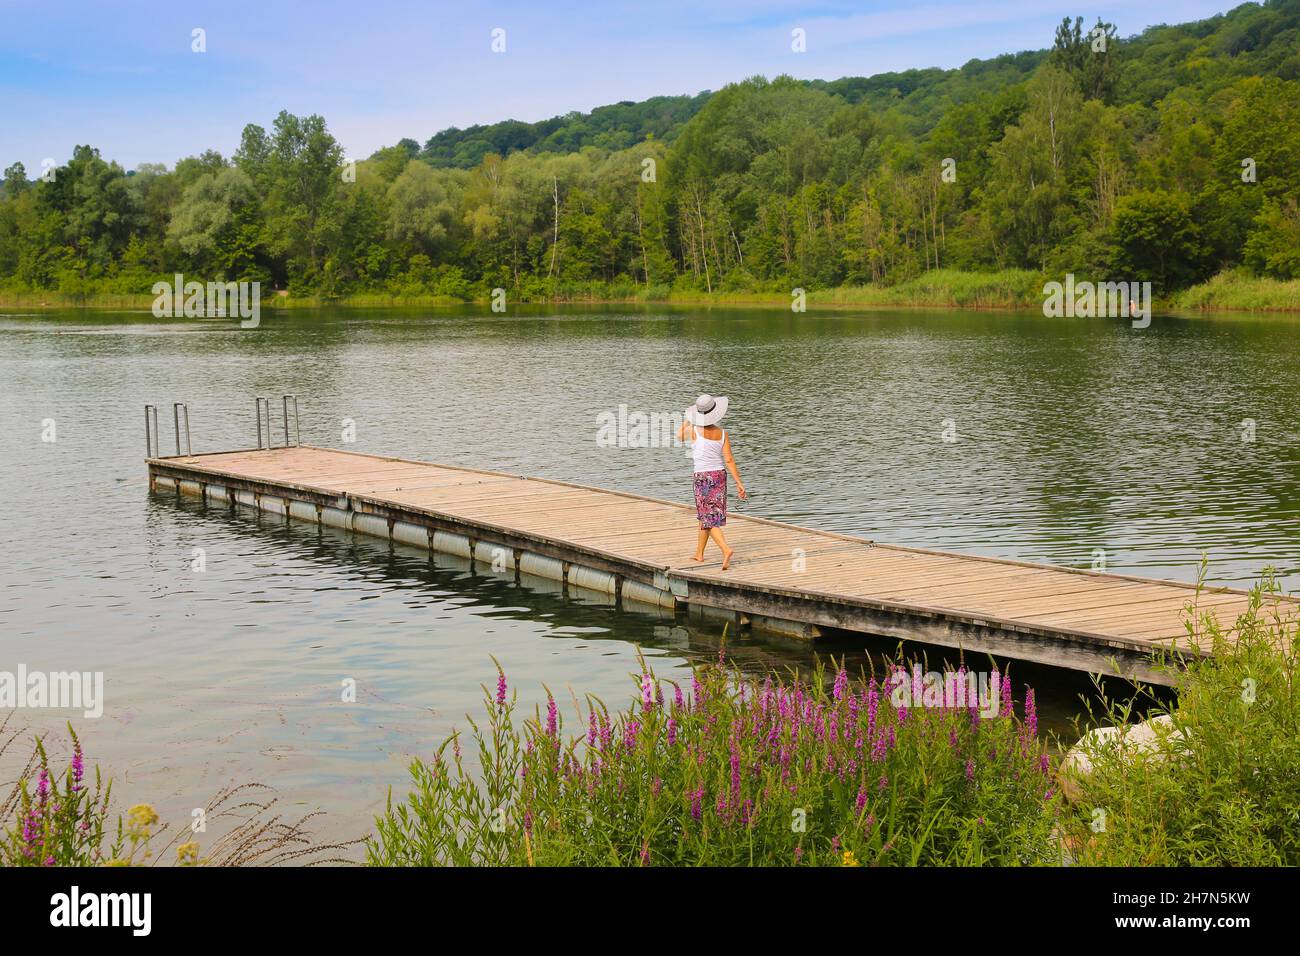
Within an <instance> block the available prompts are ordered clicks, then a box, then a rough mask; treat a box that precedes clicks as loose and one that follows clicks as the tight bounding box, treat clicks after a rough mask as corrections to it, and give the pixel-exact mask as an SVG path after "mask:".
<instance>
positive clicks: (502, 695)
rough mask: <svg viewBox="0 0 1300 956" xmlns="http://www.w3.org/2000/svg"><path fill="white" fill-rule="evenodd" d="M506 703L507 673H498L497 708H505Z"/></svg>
mask: <svg viewBox="0 0 1300 956" xmlns="http://www.w3.org/2000/svg"><path fill="white" fill-rule="evenodd" d="M505 703H506V672H505V671H497V706H498V707H504V706H505Z"/></svg>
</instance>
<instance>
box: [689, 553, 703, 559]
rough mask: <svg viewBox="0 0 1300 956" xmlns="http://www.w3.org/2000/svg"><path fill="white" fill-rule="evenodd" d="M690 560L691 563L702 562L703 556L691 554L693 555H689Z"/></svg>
mask: <svg viewBox="0 0 1300 956" xmlns="http://www.w3.org/2000/svg"><path fill="white" fill-rule="evenodd" d="M691 560H692V561H703V560H704V555H702V554H693V555H691Z"/></svg>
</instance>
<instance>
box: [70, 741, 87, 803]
mask: <svg viewBox="0 0 1300 956" xmlns="http://www.w3.org/2000/svg"><path fill="white" fill-rule="evenodd" d="M85 773H86V766H85V764H84V763H83V762H82V757H81V744H80V743H77V744H75V745H74V746H73V750H72V792H73V793H77V792H79V791H80V790H81V778H82V777H83V776H84V775H85Z"/></svg>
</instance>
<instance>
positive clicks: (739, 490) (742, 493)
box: [736, 481, 749, 501]
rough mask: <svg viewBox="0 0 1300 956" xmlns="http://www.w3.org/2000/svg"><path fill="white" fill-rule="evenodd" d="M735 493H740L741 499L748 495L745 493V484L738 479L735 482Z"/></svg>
mask: <svg viewBox="0 0 1300 956" xmlns="http://www.w3.org/2000/svg"><path fill="white" fill-rule="evenodd" d="M736 494H738V495H740V500H741V501H744V500H745V499H746V498H748V497H749V495H747V494H745V486H744V485H742V484H741V483H740V482H739V481H738V482H736Z"/></svg>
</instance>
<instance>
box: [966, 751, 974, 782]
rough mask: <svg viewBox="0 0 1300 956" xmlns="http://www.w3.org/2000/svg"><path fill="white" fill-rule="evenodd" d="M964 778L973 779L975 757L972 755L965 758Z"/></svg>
mask: <svg viewBox="0 0 1300 956" xmlns="http://www.w3.org/2000/svg"><path fill="white" fill-rule="evenodd" d="M966 779H967V780H970V781H973V780H974V779H975V759H974V758H973V757H968V758H967V759H966Z"/></svg>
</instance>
